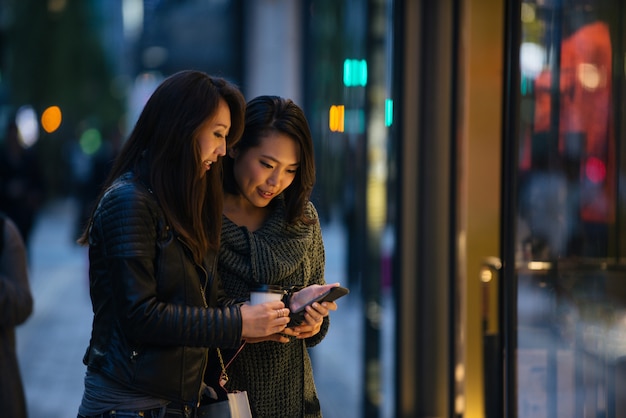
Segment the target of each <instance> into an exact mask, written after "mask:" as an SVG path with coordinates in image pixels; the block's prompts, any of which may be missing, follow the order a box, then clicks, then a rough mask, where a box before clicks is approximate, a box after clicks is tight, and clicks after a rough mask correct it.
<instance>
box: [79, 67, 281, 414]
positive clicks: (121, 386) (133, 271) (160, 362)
mask: <svg viewBox="0 0 626 418" xmlns="http://www.w3.org/2000/svg"><path fill="white" fill-rule="evenodd" d="M244 108H245V100H244V98H243V96H242V94H241V92H240V91H239V90H238V89H237V88H236V87H235V86H234V85H232V84H231V83H229V82H227V81H226V80H224V79H221V78H216V77H211V76H208V75H206V74H204V73H201V72H197V71H182V72H179V73H176V74H174V75H172V76H170V77H168V78H167V79H166V80H165V81H163V82H162V83H161V84H160V85H159V86H158V87H157V89H156V90H155V91H154V93H153V94H152V96H151V97H150V98H149V99H148V101H147V103H146V105H145V107H144V109H143V111H142V113H141V114H140V116H139V119H138V121H137V123H136V125H135V127H134V129H133V131H132V132H131V134H130V137H129V139H128V140H127V141H126V143H125V144H124V145H123V147H122V149H121V150H120V152H119V154H118V157H117V158H116V160H115V163H114V165H113V167H112V170H111V172H110V174H109V177H108V178H107V180H106V182H105V185H104V189H103V192H102V194H101V195H100V197H99V199H98V203H97V205H96V208H95V210H94V212H93V214H92V216H91V219H90V222H89V226H88V228H87V229H86V231H85V232H84V234H83V235H82V236H81V238H80V242H81V243H82V244H88V245H89V260H90V266H89V280H90V295H91V301H92V304H93V311H94V318H93V328H92V333H91V340H90V343H89V347H88V349H87V352H86V354H85V358H84V362H85V364H86V365H87V373H86V376H85V390H84V394H83V400H82V403H81V405H80V407H79V415H78V416H79V417H101V416H113V415H115V416H120V415H122V414H123V415H124V416H132V417H139V416H142V417H157V416H158V417H189V416H195V409H196V406H197V405H198V403H199V396H200V392H201V390H202V391H203V392H204V390H203V387H202V380H203V372H204V370H205V369H206V368H207V367H208V366H214V365H211V364H207V359H208V356H209V348H213V347H231V348H236V347H239V346H240V345H241V341H242V339H245V338H255V337H264V336H267V335H272V334H275V333H277V332H280V331H283V330H284V329H285V326H286V325H287V323H288V322H289V318H288V312H289V311H288V309H285V308H284V304H283V303H282V302H281V301H275V302H268V303H265V304H260V305H255V306H250V305H237V304H232V305H228V306H218V304H217V302H218V291H219V289H218V284H219V281H218V280H216V278H215V275H214V271H215V269H216V267H217V266H216V261H217V249H218V245H219V237H220V231H221V214H222V203H223V202H222V195H223V192H222V188H221V183H220V181H221V159H220V157H222V156H223V155H224V154H225V152H226V146H227V142H228V143H229V144H231V145H232V144H234V143H235V142H236V141H237V140H238V139H239V137H240V136H241V132H242V130H243V116H244ZM216 383H217V382H216Z"/></svg>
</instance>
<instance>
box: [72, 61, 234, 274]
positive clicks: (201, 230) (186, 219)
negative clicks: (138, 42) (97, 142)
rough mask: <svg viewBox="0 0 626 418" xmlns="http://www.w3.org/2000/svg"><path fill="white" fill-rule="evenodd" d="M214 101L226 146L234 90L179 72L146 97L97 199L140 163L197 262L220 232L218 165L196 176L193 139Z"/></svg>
mask: <svg viewBox="0 0 626 418" xmlns="http://www.w3.org/2000/svg"><path fill="white" fill-rule="evenodd" d="M220 100H224V101H225V102H226V103H227V104H228V107H229V108H230V116H231V127H230V131H229V134H228V137H227V138H226V141H227V147H230V146H232V145H234V144H235V143H236V142H237V141H238V140H239V138H240V137H241V133H242V131H243V119H244V112H245V106H246V104H245V99H244V97H243V95H242V94H241V92H240V91H239V89H238V88H237V87H236V86H235V85H233V84H231V83H230V82H228V81H227V80H225V79H222V78H218V77H212V76H209V75H207V74H205V73H202V72H199V71H190V70H188V71H181V72H178V73H176V74H174V75H172V76H170V77H168V78H167V79H165V80H164V81H163V82H162V83H161V84H160V85H159V86H158V87H157V89H156V90H155V91H154V93H153V94H152V96H151V97H150V98H149V99H148V102H147V103H146V105H145V107H144V108H143V111H142V112H141V115H140V116H139V119H138V120H137V123H136V124H135V127H134V129H133V131H132V132H131V134H130V136H129V138H128V140H127V141H126V142H125V143H124V145H123V147H122V149H121V150H120V153H119V154H118V156H117V158H116V160H115V163H114V165H113V167H112V169H111V172H110V173H109V176H108V178H107V180H106V182H105V183H104V186H103V190H102V192H101V194H100V197H99V198H98V200H99V199H100V198H101V197H102V195H103V193H104V192H105V191H106V189H107V188H108V187H109V186H110V185H111V184H112V183H113V182H114V181H115V179H117V178H118V177H119V176H120V175H122V174H124V173H126V172H128V171H133V172H134V174H135V175H137V176H138V175H139V172H140V170H139V167H140V163H142V161H144V162H143V163H142V164H145V165H147V172H146V173H147V174H146V176H147V178H146V179H142V180H144V181H145V182H146V183H148V184H149V186H150V188H151V190H152V192H153V193H154V195H155V196H156V198H157V200H158V202H159V204H160V206H161V208H162V209H163V212H164V214H165V217H166V218H167V221H168V223H169V224H170V225H171V226H172V227H173V228H174V230H175V231H176V232H177V233H178V234H180V235H181V237H182V238H183V239H184V240H185V241H186V242H187V244H188V245H189V247H190V248H191V249H192V252H193V254H194V258H195V259H196V261H198V262H199V261H200V260H202V257H203V256H204V255H205V254H206V253H207V251H208V250H209V249H211V248H212V249H216V248H217V247H218V246H219V238H220V232H221V224H222V222H221V216H222V204H223V202H222V200H223V199H222V197H223V194H222V188H221V171H222V167H221V164H220V163H219V162H218V163H214V164H213V165H212V166H211V170H209V171H207V172H206V175H201V173H202V171H201V169H200V166H201V164H202V162H201V161H200V159H201V156H200V145H199V143H198V140H197V139H198V131H199V130H200V129H201V128H202V126H203V125H204V124H205V123H207V122H208V121H210V120H211V118H212V117H214V116H215V114H216V112H217V109H218V105H219V103H220ZM142 170H143V169H142ZM96 207H97V206H96ZM92 217H93V213H92ZM90 223H91V222H89V223H88V226H87V228H86V229H85V231H84V232H83V234H82V236H81V237H80V239H79V243H81V244H88V234H89V224H90Z"/></svg>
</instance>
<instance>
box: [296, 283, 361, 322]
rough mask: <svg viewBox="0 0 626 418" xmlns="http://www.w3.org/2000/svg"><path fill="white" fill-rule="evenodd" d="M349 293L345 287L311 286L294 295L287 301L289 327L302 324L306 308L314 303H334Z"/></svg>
mask: <svg viewBox="0 0 626 418" xmlns="http://www.w3.org/2000/svg"><path fill="white" fill-rule="evenodd" d="M348 293H350V290H349V289H348V288H347V287H343V286H339V285H338V284H331V285H311V286H308V287H305V288H304V289H302V290H300V291H298V292H296V293H294V294H293V295H292V296H291V298H290V300H289V309H290V310H291V313H290V314H289V318H291V322H289V325H288V326H290V327H292V326H296V325H300V324H301V323H302V322H304V314H305V313H306V307H307V306H311V305H313V304H314V303H315V302H318V303H323V302H334V301H335V300H337V299H339V298H340V297H342V296H345V295H347V294H348Z"/></svg>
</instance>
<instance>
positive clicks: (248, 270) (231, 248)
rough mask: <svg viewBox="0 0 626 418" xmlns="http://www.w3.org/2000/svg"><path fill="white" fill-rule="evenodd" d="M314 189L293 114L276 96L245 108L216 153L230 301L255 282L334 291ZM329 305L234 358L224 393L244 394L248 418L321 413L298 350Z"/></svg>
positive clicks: (311, 339)
mask: <svg viewBox="0 0 626 418" xmlns="http://www.w3.org/2000/svg"><path fill="white" fill-rule="evenodd" d="M314 183H315V164H314V155H313V141H312V138H311V132H310V129H309V125H308V122H307V120H306V117H305V116H304V113H303V111H302V109H301V108H300V107H299V106H297V105H296V104H295V103H294V102H293V101H291V100H289V99H284V98H281V97H276V96H260V97H257V98H255V99H253V100H251V101H250V102H248V104H247V106H246V117H245V128H244V132H243V135H242V138H241V140H240V141H239V142H238V143H237V144H236V145H235V146H234V147H233V148H231V149H229V150H228V153H227V156H226V157H224V190H225V196H224V209H223V214H224V216H223V217H222V221H223V224H222V235H221V247H220V255H219V262H218V271H219V274H220V278H221V280H222V282H223V286H224V289H225V291H226V293H227V295H228V296H229V297H231V298H237V299H240V298H246V297H248V295H249V293H250V291H251V290H254V288H255V287H257V286H258V285H260V284H269V285H276V286H280V287H282V288H289V287H292V286H295V288H296V289H298V288H301V287H307V286H310V285H325V286H324V287H330V286H335V285H337V284H333V285H326V283H325V281H324V265H325V256H324V245H323V242H322V234H321V228H320V222H319V218H318V215H317V211H316V209H315V207H314V206H313V204H312V203H311V202H310V201H309V196H310V194H311V190H312V189H313V185H314ZM314 287H317V286H314ZM302 293H304V292H302ZM336 309H337V305H336V303H335V302H323V303H321V304H320V303H314V304H313V305H312V306H311V307H307V308H306V313H305V321H304V322H303V323H302V324H301V325H298V326H292V325H290V327H289V328H287V329H286V330H284V331H283V332H281V333H280V334H276V335H275V336H274V337H273V338H271V339H272V340H271V341H268V338H265V339H264V340H265V341H263V342H259V343H257V344H247V345H245V346H244V348H243V349H242V350H241V352H240V353H239V354H238V355H237V356H236V357H235V359H234V360H233V361H232V363H231V364H230V366H229V367H228V376H229V381H228V384H227V388H228V389H230V390H245V391H247V392H248V397H249V400H250V405H251V409H252V413H253V416H254V417H267V418H280V417H285V418H296V417H321V409H320V403H319V400H318V397H317V393H316V389H315V383H314V380H313V371H312V367H311V360H310V358H309V355H308V352H307V349H308V348H309V347H313V346H315V345H317V344H318V343H320V341H321V340H322V339H323V338H324V337H325V336H326V333H327V332H328V327H329V318H328V312H329V311H330V310H336ZM248 341H249V342H257V341H259V339H257V340H256V341H251V340H248Z"/></svg>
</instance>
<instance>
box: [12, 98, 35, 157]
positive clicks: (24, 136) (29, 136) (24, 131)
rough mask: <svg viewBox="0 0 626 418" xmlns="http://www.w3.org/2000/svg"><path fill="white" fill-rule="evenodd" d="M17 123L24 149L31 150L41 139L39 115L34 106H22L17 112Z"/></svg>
mask: <svg viewBox="0 0 626 418" xmlns="http://www.w3.org/2000/svg"><path fill="white" fill-rule="evenodd" d="M15 123H16V124H17V129H19V131H20V139H21V142H22V146H23V147H24V148H29V147H31V146H33V145H34V144H35V142H37V140H38V139H39V125H38V123H37V114H36V113H35V109H33V108H32V106H22V107H20V108H19V109H18V110H17V113H16V115H15Z"/></svg>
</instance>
